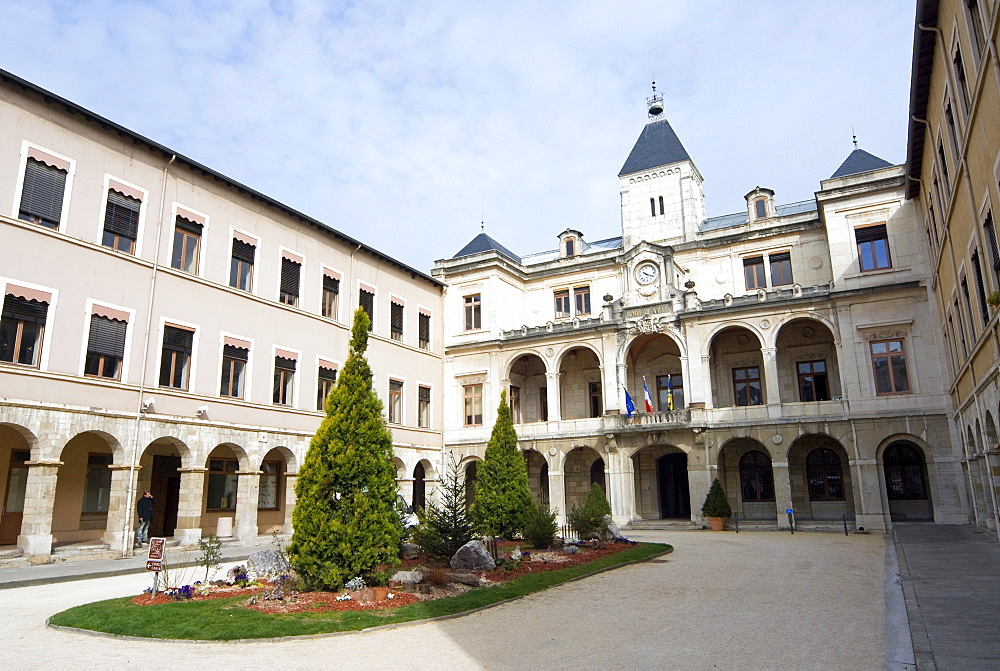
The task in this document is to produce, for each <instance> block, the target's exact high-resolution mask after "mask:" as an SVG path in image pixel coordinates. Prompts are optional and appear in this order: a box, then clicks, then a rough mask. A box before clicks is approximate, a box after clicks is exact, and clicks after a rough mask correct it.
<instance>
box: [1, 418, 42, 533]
mask: <svg viewBox="0 0 1000 671" xmlns="http://www.w3.org/2000/svg"><path fill="white" fill-rule="evenodd" d="M34 442H35V441H34V436H32V434H31V433H30V432H29V431H28V430H27V429H25V428H23V427H19V426H14V425H11V424H0V485H2V486H3V489H2V490H0V502H2V503H3V504H4V505H3V507H2V510H3V513H2V514H0V545H13V544H15V543H16V542H17V537H18V535H19V534H20V533H21V522H22V520H23V518H24V497H25V492H26V486H27V484H28V467H27V466H26V465H25V463H26V462H28V461H31V449H32V445H33V444H34Z"/></svg>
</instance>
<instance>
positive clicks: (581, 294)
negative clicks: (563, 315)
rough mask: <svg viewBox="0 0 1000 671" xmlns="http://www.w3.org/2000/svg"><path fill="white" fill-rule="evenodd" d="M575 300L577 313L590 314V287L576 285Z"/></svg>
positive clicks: (574, 290)
mask: <svg viewBox="0 0 1000 671" xmlns="http://www.w3.org/2000/svg"><path fill="white" fill-rule="evenodd" d="M573 300H574V301H575V302H576V314H578V315H589V314H590V287H576V288H575V289H573Z"/></svg>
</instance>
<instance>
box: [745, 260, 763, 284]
mask: <svg viewBox="0 0 1000 671" xmlns="http://www.w3.org/2000/svg"><path fill="white" fill-rule="evenodd" d="M743 281H744V282H745V283H746V287H747V291H756V290H757V289H766V288H767V276H766V275H765V274H764V256H763V255H761V256H750V257H746V258H744V259H743Z"/></svg>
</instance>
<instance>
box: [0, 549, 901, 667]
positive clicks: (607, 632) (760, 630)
mask: <svg viewBox="0 0 1000 671" xmlns="http://www.w3.org/2000/svg"><path fill="white" fill-rule="evenodd" d="M642 537H643V538H645V539H648V540H658V541H662V542H669V543H672V544H673V545H674V546H675V547H676V551H675V552H674V554H672V555H668V557H667V558H666V561H665V562H658V563H646V564H640V565H636V566H631V567H626V568H623V569H620V570H617V571H612V572H609V573H605V574H601V575H599V576H595V577H593V578H588V579H586V580H582V581H579V582H575V583H571V584H567V585H563V586H560V587H557V588H555V589H552V590H549V591H547V592H545V593H542V594H536V595H533V596H531V597H528V598H525V599H522V600H520V601H517V602H514V603H511V604H506V605H503V606H499V607H497V608H492V609H489V610H486V611H483V612H480V613H476V614H474V615H470V616H467V617H462V618H457V619H453V620H447V621H442V622H433V623H424V624H417V625H411V626H404V627H400V628H398V629H392V630H384V631H377V632H367V633H361V634H351V635H346V636H333V637H324V638H316V639H299V640H289V641H282V642H259V643H240V644H231V643H230V644H195V643H172V642H155V641H122V640H117V639H111V638H98V637H93V636H87V635H82V634H74V633H67V632H62V631H55V630H50V629H47V628H46V627H45V625H44V620H45V617H47V616H48V615H50V614H52V613H55V612H58V611H60V610H62V609H64V608H66V607H68V606H71V605H74V604H78V603H84V602H88V601H94V600H97V599H100V598H110V597H113V596H119V595H127V594H135V593H138V592H139V591H141V590H142V589H143V588H144V587H145V586H146V585H147V584H148V578H147V577H146V576H144V575H126V576H116V577H108V578H100V579H94V580H83V581H78V582H70V583H61V584H49V585H38V586H29V587H18V588H15V589H7V590H2V591H0V613H3V622H4V626H3V627H2V628H0V650H2V651H3V662H2V663H0V664H2V665H3V666H7V665H13V666H17V667H21V668H42V667H52V666H56V665H58V666H59V667H63V668H66V667H88V666H89V667H93V666H100V667H111V666H115V667H117V666H154V665H156V666H162V665H164V664H169V665H170V666H172V667H183V666H184V665H190V666H192V667H194V665H197V667H199V668H200V667H203V666H209V667H218V668H232V667H244V668H245V667H258V666H264V665H266V666H268V667H272V668H274V667H277V668H296V667H298V668H305V667H316V666H325V667H338V668H340V667H344V668H400V667H403V668H435V669H440V668H462V669H465V668H525V667H534V666H539V665H545V666H547V667H554V668H575V669H580V668H587V669H589V668H666V667H669V668H674V669H677V668H679V669H687V668H697V669H704V668H713V667H716V668H730V669H737V668H738V669H748V668H785V669H790V668H796V669H808V668H823V669H837V668H842V669H877V668H881V667H883V666H884V665H885V640H886V639H885V619H884V611H885V599H884V589H883V587H884V579H885V574H886V572H885V568H884V563H883V560H884V552H885V537H883V536H878V535H870V536H859V535H852V536H850V537H845V536H841V535H835V534H818V533H815V534H807V533H799V534H795V535H794V536H792V535H789V534H782V533H775V532H757V533H747V532H744V533H740V534H738V535H737V534H734V533H732V532H726V533H724V534H712V533H710V532H645V533H643V534H642Z"/></svg>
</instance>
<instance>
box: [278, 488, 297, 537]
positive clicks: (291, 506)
mask: <svg viewBox="0 0 1000 671" xmlns="http://www.w3.org/2000/svg"><path fill="white" fill-rule="evenodd" d="M298 480H299V474H298V473H285V525H284V527H283V528H282V529H281V531H282V533H284V534H287V535H289V536H291V535H292V532H293V531H294V528H293V527H292V511H293V510H295V502H296V501H297V499H296V498H295V483H296V482H298Z"/></svg>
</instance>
